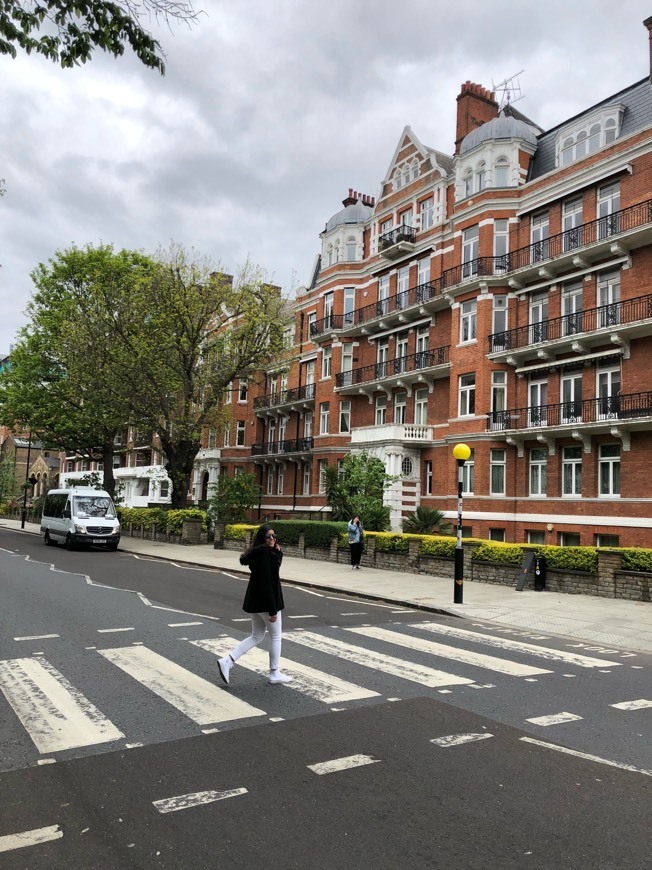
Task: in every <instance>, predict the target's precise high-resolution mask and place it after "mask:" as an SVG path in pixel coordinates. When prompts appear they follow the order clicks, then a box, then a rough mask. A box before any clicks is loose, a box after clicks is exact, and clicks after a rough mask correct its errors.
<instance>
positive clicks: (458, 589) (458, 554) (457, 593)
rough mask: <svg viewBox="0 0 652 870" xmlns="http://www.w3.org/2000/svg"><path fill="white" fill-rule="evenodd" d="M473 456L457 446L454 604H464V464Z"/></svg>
mask: <svg viewBox="0 0 652 870" xmlns="http://www.w3.org/2000/svg"><path fill="white" fill-rule="evenodd" d="M470 455H471V448H470V447H469V445H468V444H456V445H455V447H453V456H454V457H455V459H456V460H457V543H456V544H455V573H454V580H453V603H454V604H464V550H463V548H462V485H463V482H462V477H463V474H464V463H465V462H466V460H467V459H468V458H469V456H470Z"/></svg>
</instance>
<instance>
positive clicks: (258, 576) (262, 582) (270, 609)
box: [240, 544, 285, 616]
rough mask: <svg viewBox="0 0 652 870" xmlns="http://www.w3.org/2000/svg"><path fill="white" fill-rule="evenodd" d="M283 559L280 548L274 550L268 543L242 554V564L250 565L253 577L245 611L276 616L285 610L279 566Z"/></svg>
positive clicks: (246, 597) (244, 606) (245, 601)
mask: <svg viewBox="0 0 652 870" xmlns="http://www.w3.org/2000/svg"><path fill="white" fill-rule="evenodd" d="M282 560H283V553H282V552H281V551H280V550H272V549H271V547H268V546H267V544H261V545H260V546H258V547H252V548H251V549H250V550H247V551H246V552H245V553H243V554H242V555H241V556H240V564H241V565H248V566H249V570H250V571H251V577H250V578H249V583H248V585H247V591H246V592H245V599H244V604H243V605H242V609H243V610H244V611H245V613H269V615H270V616H275V615H276V614H277V613H278V612H279V610H283V608H284V607H285V604H284V603H283V590H282V589H281V580H280V576H279V568H280V567H281V562H282Z"/></svg>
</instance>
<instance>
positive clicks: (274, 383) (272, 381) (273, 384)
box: [267, 375, 278, 399]
mask: <svg viewBox="0 0 652 870" xmlns="http://www.w3.org/2000/svg"><path fill="white" fill-rule="evenodd" d="M267 385H268V386H269V394H270V396H273V397H274V399H276V394H277V393H278V380H277V378H276V375H269V377H268V379H267Z"/></svg>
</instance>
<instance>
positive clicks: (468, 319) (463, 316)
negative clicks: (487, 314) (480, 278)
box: [460, 299, 478, 344]
mask: <svg viewBox="0 0 652 870" xmlns="http://www.w3.org/2000/svg"><path fill="white" fill-rule="evenodd" d="M477 337H478V302H477V300H476V299H469V300H468V302H462V303H461V304H460V344H466V343H467V342H471V341H477Z"/></svg>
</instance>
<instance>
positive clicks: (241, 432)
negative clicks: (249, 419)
mask: <svg viewBox="0 0 652 870" xmlns="http://www.w3.org/2000/svg"><path fill="white" fill-rule="evenodd" d="M246 425H247V424H246V423H245V421H244V420H238V423H237V428H236V433H235V443H236V445H237V446H238V447H244V443H245V426H246Z"/></svg>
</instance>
